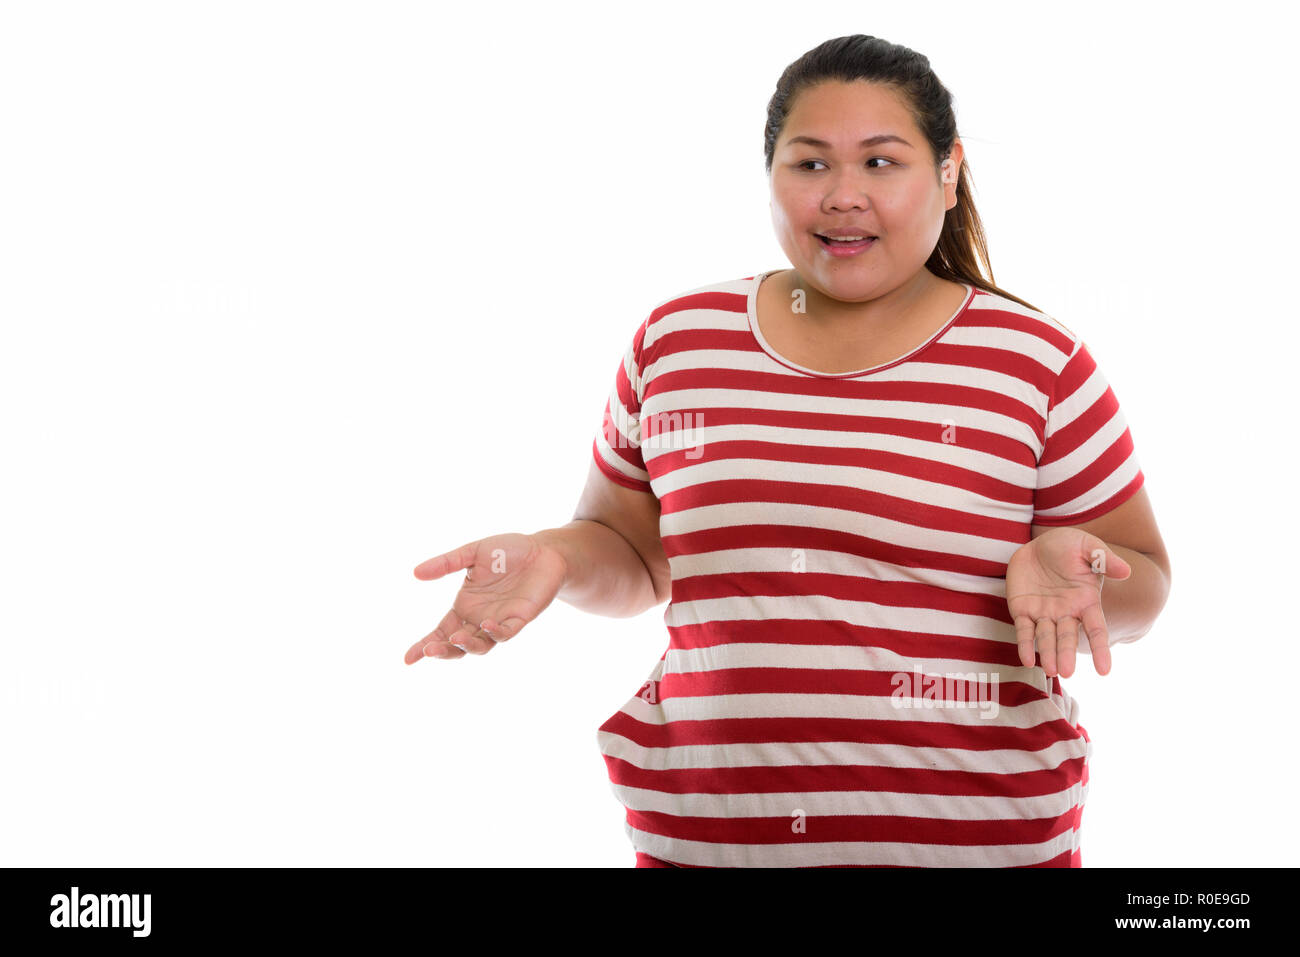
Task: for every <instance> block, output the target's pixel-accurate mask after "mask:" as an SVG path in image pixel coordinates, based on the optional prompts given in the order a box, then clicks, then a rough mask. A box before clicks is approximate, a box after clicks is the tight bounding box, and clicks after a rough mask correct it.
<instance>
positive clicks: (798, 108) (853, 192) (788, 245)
mask: <svg viewBox="0 0 1300 957" xmlns="http://www.w3.org/2000/svg"><path fill="white" fill-rule="evenodd" d="M881 137H897V139H884V140H881V139H880V138H881ZM805 138H806V139H805ZM807 139H811V140H818V141H821V142H820V143H810V142H807V141H806V140H807ZM867 139H874V140H876V142H874V143H868V144H867V145H862V141H863V140H867ZM900 140H901V141H902V142H900ZM951 159H952V165H951V167H949V170H948V172H947V175H946V176H945V177H944V178H946V179H951V180H952V182H951V183H941V182H940V181H939V174H938V173H937V172H936V170H935V166H934V162H935V161H934V158H933V156H932V154H931V151H930V147H929V144H928V143H927V142H926V140H925V138H924V137H923V136H922V135H921V131H920V130H919V129H918V128H917V127H916V125H915V124H914V123H913V122H912V118H911V116H910V115H909V113H908V111H907V108H906V107H905V106H904V105H903V102H902V100H901V99H900V98H899V96H898V95H897V94H896V93H894V92H893V91H892V90H890V89H888V88H887V87H884V86H881V85H879V84H876V83H869V82H867V81H865V80H855V81H853V82H852V83H844V82H841V81H829V82H824V83H821V84H818V85H817V86H815V87H811V88H809V89H806V90H804V91H803V92H801V93H799V94H798V95H797V96H796V97H795V99H794V109H793V110H791V111H790V113H789V115H788V117H787V119H786V124H785V128H784V129H783V130H782V131H781V136H780V137H779V138H778V140H777V142H776V148H775V150H774V151H773V154H772V172H771V177H770V182H771V188H772V222H773V224H774V225H775V227H776V235H777V239H778V241H779V242H780V243H781V248H782V249H783V250H785V254H786V256H788V257H789V259H790V263H791V265H792V266H794V268H795V271H796V272H797V273H798V275H799V277H800V278H801V279H802V280H803V282H804V283H807V284H810V285H811V286H813V287H814V288H815V289H816V290H818V291H819V292H821V293H822V294H823V295H825V296H828V297H830V298H832V299H839V300H843V301H846V302H865V301H867V300H870V299H875V298H877V297H879V296H882V295H884V294H886V293H888V292H891V291H892V290H894V289H897V288H899V287H900V286H902V285H904V284H905V283H907V282H908V281H909V280H913V279H916V278H917V274H918V272H919V271H920V270H922V269H923V268H924V266H925V263H926V261H927V260H928V259H929V258H930V254H931V253H933V252H934V248H935V246H936V245H937V244H938V242H939V233H940V232H941V231H942V229H943V218H944V213H945V212H946V211H947V210H949V209H951V208H952V207H953V206H955V205H956V203H957V186H956V180H957V170H959V169H960V167H961V160H962V148H961V144H960V142H958V143H956V144H954V145H953V150H952V155H951ZM835 229H848V230H854V231H857V232H859V233H863V234H866V235H869V236H875V237H877V238H876V239H875V240H874V241H872V242H871V243H870V244H869V245H868V246H867V247H866V248H865V249H861V250H859V251H857V252H853V253H852V254H851V255H836V253H835V251H833V250H832V249H831V248H829V247H828V246H827V244H826V243H825V242H824V241H823V240H822V239H820V238H818V234H821V233H825V232H826V231H827V230H835ZM844 252H845V253H847V252H848V250H845V251H844ZM927 276H928V273H927Z"/></svg>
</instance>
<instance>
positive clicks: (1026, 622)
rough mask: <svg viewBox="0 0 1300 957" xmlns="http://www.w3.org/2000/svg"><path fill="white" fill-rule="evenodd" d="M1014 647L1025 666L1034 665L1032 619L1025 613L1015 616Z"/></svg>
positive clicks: (1030, 666)
mask: <svg viewBox="0 0 1300 957" xmlns="http://www.w3.org/2000/svg"><path fill="white" fill-rule="evenodd" d="M1016 649H1017V650H1018V651H1019V652H1020V663H1021V664H1022V665H1024V666H1025V667H1026V668H1032V667H1033V666H1034V619H1032V618H1029V617H1028V616H1026V615H1020V616H1019V617H1017V618H1016Z"/></svg>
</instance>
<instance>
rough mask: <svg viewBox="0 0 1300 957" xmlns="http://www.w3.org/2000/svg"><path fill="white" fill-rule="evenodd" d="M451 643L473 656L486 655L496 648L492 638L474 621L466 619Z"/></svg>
mask: <svg viewBox="0 0 1300 957" xmlns="http://www.w3.org/2000/svg"><path fill="white" fill-rule="evenodd" d="M451 643H452V644H453V645H455V646H456V647H458V648H460V649H461V650H462V651H465V652H467V653H469V654H471V655H486V654H487V653H488V652H489V651H491V650H492V649H493V648H495V647H496V641H494V640H493V638H492V636H491V635H490V634H488V633H487V632H486V631H484V630H483V629H482V628H480V627H479V626H478V625H477V624H475V623H474V622H473V621H470V620H468V619H465V620H464V621H462V622H461V626H460V629H459V630H458V631H457V633H456V634H455V635H453V636H452V638H451Z"/></svg>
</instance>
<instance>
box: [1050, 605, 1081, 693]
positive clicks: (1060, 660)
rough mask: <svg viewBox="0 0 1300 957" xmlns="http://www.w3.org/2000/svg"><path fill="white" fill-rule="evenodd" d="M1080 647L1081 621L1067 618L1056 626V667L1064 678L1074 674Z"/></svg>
mask: <svg viewBox="0 0 1300 957" xmlns="http://www.w3.org/2000/svg"><path fill="white" fill-rule="evenodd" d="M1078 647H1079V621H1078V619H1077V618H1071V617H1070V616H1068V615H1067V616H1066V617H1064V618H1062V619H1061V620H1060V621H1059V622H1057V624H1056V666H1057V669H1058V670H1059V671H1060V673H1061V677H1062V678H1068V677H1070V675H1072V674H1074V663H1075V660H1076V659H1075V652H1076V650H1077V649H1078Z"/></svg>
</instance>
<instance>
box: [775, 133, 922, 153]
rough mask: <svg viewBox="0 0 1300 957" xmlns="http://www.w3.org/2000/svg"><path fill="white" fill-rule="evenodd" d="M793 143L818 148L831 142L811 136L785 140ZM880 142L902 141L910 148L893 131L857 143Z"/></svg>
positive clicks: (827, 145) (825, 148) (788, 144)
mask: <svg viewBox="0 0 1300 957" xmlns="http://www.w3.org/2000/svg"><path fill="white" fill-rule="evenodd" d="M795 143H807V144H808V145H809V146H816V147H817V148H818V149H824V150H827V149H830V148H831V144H830V143H827V142H826V141H825V140H819V139H816V138H815V137H812V136H795V137H792V138H791V139H789V140H787V141H786V145H787V146H793V145H794V144H795ZM881 143H902V144H903V145H904V146H906V147H908V148H909V149H910V148H911V146H912V144H911V143H909V142H907V140H905V139H903V138H902V137H901V136H895V135H894V134H893V133H879V134H877V135H876V136H868V137H867V138H866V139H865V140H863V141H862V142H861V143H859V144H858V146H860V147H867V146H879V145H880V144H881Z"/></svg>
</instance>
